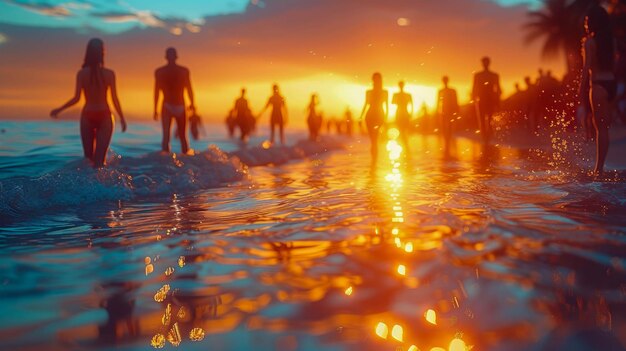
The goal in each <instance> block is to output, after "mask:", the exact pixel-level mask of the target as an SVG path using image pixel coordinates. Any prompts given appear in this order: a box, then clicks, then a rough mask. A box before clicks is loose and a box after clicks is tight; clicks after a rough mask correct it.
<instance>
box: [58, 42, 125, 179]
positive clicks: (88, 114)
mask: <svg viewBox="0 0 626 351" xmlns="http://www.w3.org/2000/svg"><path fill="white" fill-rule="evenodd" d="M108 92H110V94H111V100H112V101H113V106H114V107H115V111H117V114H118V115H119V116H120V123H121V125H122V132H125V131H126V120H125V119H124V114H123V113H122V107H121V105H120V101H119V99H118V97H117V86H116V82H115V72H113V71H112V70H110V69H107V68H105V67H104V43H103V42H102V40H101V39H98V38H94V39H91V40H89V43H87V51H86V53H85V60H84V61H83V66H82V68H81V70H80V71H78V74H77V75H76V88H75V90H74V97H72V98H71V99H70V100H69V101H68V102H66V103H65V104H64V105H63V106H61V107H59V108H56V109H54V110H52V111H51V112H50V116H51V117H52V118H57V117H58V115H59V114H60V113H61V112H62V111H63V110H65V109H67V108H68V107H70V106H73V105H75V104H77V103H78V102H79V101H80V96H81V94H83V95H84V96H85V106H84V107H83V110H82V113H81V116H80V137H81V141H82V144H83V152H84V155H85V158H87V159H88V160H90V161H91V162H93V165H94V167H103V166H104V165H105V159H106V154H107V151H108V149H109V144H110V143H111V136H112V135H113V129H114V127H115V121H114V119H113V116H112V115H111V110H110V109H109V104H108V101H107V93H108Z"/></svg>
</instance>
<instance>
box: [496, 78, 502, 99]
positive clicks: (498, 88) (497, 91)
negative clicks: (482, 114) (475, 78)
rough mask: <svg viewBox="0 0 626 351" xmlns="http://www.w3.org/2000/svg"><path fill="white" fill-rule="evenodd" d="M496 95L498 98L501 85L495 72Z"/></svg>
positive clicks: (500, 92) (500, 93)
mask: <svg viewBox="0 0 626 351" xmlns="http://www.w3.org/2000/svg"><path fill="white" fill-rule="evenodd" d="M496 95H497V96H498V100H500V96H502V87H500V76H499V75H497V74H496Z"/></svg>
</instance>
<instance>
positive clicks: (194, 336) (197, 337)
mask: <svg viewBox="0 0 626 351" xmlns="http://www.w3.org/2000/svg"><path fill="white" fill-rule="evenodd" d="M189 339H190V340H191V341H202V340H203V339H204V330H203V329H202V328H193V329H191V331H190V332H189Z"/></svg>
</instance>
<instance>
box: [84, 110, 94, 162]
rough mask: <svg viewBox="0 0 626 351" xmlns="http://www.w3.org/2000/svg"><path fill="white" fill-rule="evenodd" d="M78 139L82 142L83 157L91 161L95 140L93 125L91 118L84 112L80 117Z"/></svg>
mask: <svg viewBox="0 0 626 351" xmlns="http://www.w3.org/2000/svg"><path fill="white" fill-rule="evenodd" d="M80 139H81V141H82V143H83V154H84V155H85V158H86V159H88V160H89V161H91V162H93V160H94V159H93V156H94V155H93V150H94V144H95V142H96V135H95V126H94V125H93V123H92V122H91V119H90V118H89V117H88V116H86V115H85V112H83V115H82V116H81V117H80Z"/></svg>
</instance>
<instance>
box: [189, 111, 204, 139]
mask: <svg viewBox="0 0 626 351" xmlns="http://www.w3.org/2000/svg"><path fill="white" fill-rule="evenodd" d="M201 130H202V118H201V117H200V116H198V114H197V113H195V112H194V113H192V114H191V116H189V131H190V132H191V137H192V138H193V140H198V139H200V131H201Z"/></svg>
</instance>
